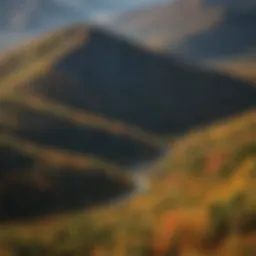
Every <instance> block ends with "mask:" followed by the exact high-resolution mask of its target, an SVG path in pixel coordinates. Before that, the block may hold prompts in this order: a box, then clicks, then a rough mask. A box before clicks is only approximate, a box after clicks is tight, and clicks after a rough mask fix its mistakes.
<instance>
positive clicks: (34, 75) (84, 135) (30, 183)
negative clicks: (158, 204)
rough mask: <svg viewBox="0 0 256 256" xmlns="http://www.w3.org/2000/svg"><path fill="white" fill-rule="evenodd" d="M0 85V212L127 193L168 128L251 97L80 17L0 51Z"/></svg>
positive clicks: (177, 130) (241, 108)
mask: <svg viewBox="0 0 256 256" xmlns="http://www.w3.org/2000/svg"><path fill="white" fill-rule="evenodd" d="M0 88H1V90H0V99H1V119H0V132H1V136H0V145H1V147H0V153H1V159H0V164H1V167H2V168H1V171H0V187H1V189H0V208H1V212H0V221H7V220H20V219H31V218H39V217H41V216H45V215H47V216H48V215H49V214H53V213H66V212H70V211H75V210H77V209H78V210H79V209H84V208H88V207H91V206H93V205H95V204H97V205H98V204H102V203H106V202H111V201H112V200H114V199H115V198H119V197H120V196H121V195H122V196H125V195H129V194H131V193H132V191H135V190H136V189H139V188H140V186H141V185H136V184H137V183H136V182H135V180H136V181H137V178H134V175H137V173H136V170H138V168H139V169H141V170H144V169H150V168H151V167H150V164H151V163H152V162H153V161H154V160H156V159H157V158H158V157H160V156H161V155H162V154H163V153H164V152H165V151H166V148H167V147H168V143H169V141H170V139H171V138H173V137H174V136H176V135H177V134H183V133H185V132H187V131H190V130H191V129H195V128H196V127H198V126H205V125H209V124H211V123H213V122H215V121H217V120H222V119H225V118H227V117H230V116H233V115H238V114H240V113H243V112H245V111H248V110H250V109H254V108H255V103H256V90H255V88H254V87H253V86H251V85H250V84H249V83H245V82H242V81H239V80H235V79H232V78H229V77H226V76H224V75H219V74H218V73H214V72H208V71H207V72H206V71H202V70H200V69H198V68H193V67H191V66H190V65H187V64H184V63H180V62H178V61H177V60H176V59H175V58H171V57H168V56H165V55H163V54H160V53H155V52H151V51H149V50H147V49H144V48H142V47H140V46H138V45H136V44H132V43H129V42H127V41H126V40H124V39H122V38H121V37H119V36H116V35H114V34H112V33H110V32H108V31H105V30H103V29H100V28H98V27H88V26H84V25H77V26H71V27H68V28H65V29H60V30H58V31H53V32H52V33H51V34H49V35H45V36H43V37H42V38H38V39H36V40H34V41H32V42H31V43H30V44H27V45H25V46H23V47H21V48H18V49H16V50H13V51H11V52H9V53H6V54H4V55H2V56H1V61H0ZM145 164H147V165H145ZM135 177H137V176H135ZM139 180H140V179H139ZM137 182H138V181H137ZM138 186H139V187H138Z"/></svg>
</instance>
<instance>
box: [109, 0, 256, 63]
mask: <svg viewBox="0 0 256 256" xmlns="http://www.w3.org/2000/svg"><path fill="white" fill-rule="evenodd" d="M115 24H116V25H115ZM115 24H113V26H116V27H117V29H118V31H119V32H120V33H124V34H127V35H128V36H132V37H135V38H138V39H139V40H142V41H143V42H145V43H147V44H149V45H150V44H152V45H153V46H158V47H160V48H164V49H167V50H168V51H170V52H172V53H175V54H177V55H178V56H182V57H185V58H190V59H193V60H195V59H199V60H201V59H204V60H205V59H219V58H228V57H233V56H237V55H240V56H241V55H249V54H250V51H252V50H255V46H256V36H255V33H254V30H255V25H256V4H255V1H250V0H249V1H241V0H240V1H214V0H213V1H207V0H206V1H204V0H177V1H175V2H174V3H170V4H166V5H160V6H155V7H150V8H148V9H146V8H144V9H141V10H138V11H134V12H130V13H129V12H128V13H126V14H124V15H121V16H120V18H118V20H116V21H115Z"/></svg>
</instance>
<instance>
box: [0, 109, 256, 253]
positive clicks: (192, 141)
mask: <svg viewBox="0 0 256 256" xmlns="http://www.w3.org/2000/svg"><path fill="white" fill-rule="evenodd" d="M255 121H256V112H255V111H252V112H248V113H247V114H244V115H242V116H237V117H236V118H234V119H229V120H226V121H225V122H223V123H218V124H215V125H212V126H208V127H207V129H206V128H205V129H203V130H202V129H200V130H197V131H193V132H191V133H190V134H188V135H186V136H184V137H181V138H178V139H177V140H176V141H175V142H173V143H172V145H171V154H170V153H168V154H167V155H166V156H165V157H163V158H162V159H160V160H159V161H158V162H157V163H155V164H154V165H153V166H152V169H153V170H154V171H153V172H152V174H150V176H149V177H148V179H149V181H150V188H149V189H148V190H147V191H144V192H143V193H138V194H137V195H134V196H133V197H131V198H130V199H126V200H124V201H123V202H122V203H118V204H115V205H112V206H111V207H100V208H98V207H97V208H95V209H91V210H90V211H85V212H83V211H77V212H74V213H72V214H71V213H70V214H68V213H67V214H62V215H53V216H49V217H45V218H42V219H39V220H37V221H29V222H15V223H9V224H5V225H4V224H0V227H1V228H0V252H1V255H3V256H8V255H27V256H34V255H42V256H43V255H45V256H46V255H74V256H80V255H81V256H82V255H88V256H100V255H104V256H105V255H106V256H107V255H113V256H128V255H138V256H163V255H167V254H168V255H175V254H176V255H177V253H179V255H184V256H190V255H191V254H192V253H193V254H195V255H202V256H208V255H210V256H214V255H220V256H227V255H228V256H231V255H237V256H244V255H247V256H254V255H255V228H256V227H255V217H256V212H255V209H256V208H255V204H256V202H255V185H256V183H255V171H256V162H255V161H256V151H255V149H256V147H255V145H256V134H255V128H256V123H255Z"/></svg>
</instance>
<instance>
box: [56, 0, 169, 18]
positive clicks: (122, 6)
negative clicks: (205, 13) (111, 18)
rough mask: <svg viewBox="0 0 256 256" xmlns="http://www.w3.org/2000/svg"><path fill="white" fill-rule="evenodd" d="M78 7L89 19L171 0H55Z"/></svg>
mask: <svg viewBox="0 0 256 256" xmlns="http://www.w3.org/2000/svg"><path fill="white" fill-rule="evenodd" d="M55 1H58V2H62V3H66V4H67V5H71V6H74V7H77V8H79V10H80V11H81V12H84V14H85V16H86V17H88V18H89V19H94V18H95V17H96V16H99V15H111V14H113V15H115V14H118V13H121V12H125V11H129V10H132V9H136V8H141V7H143V6H147V5H152V4H161V3H166V2H171V1H172V0H55Z"/></svg>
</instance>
